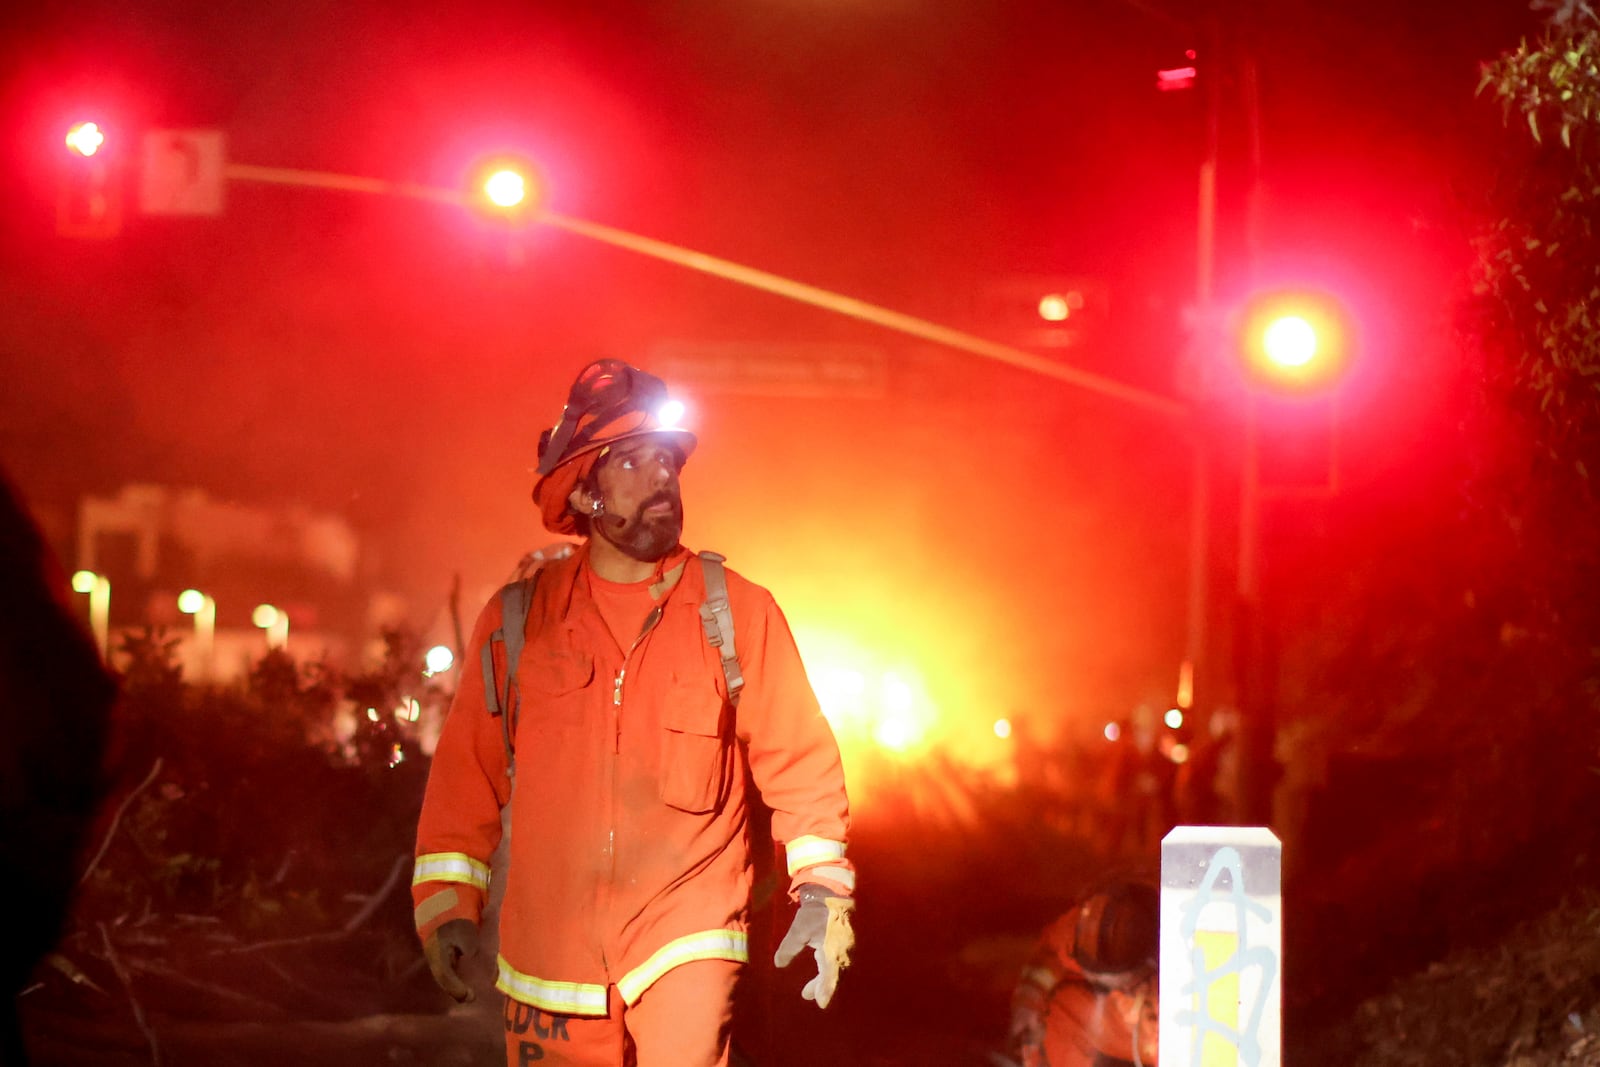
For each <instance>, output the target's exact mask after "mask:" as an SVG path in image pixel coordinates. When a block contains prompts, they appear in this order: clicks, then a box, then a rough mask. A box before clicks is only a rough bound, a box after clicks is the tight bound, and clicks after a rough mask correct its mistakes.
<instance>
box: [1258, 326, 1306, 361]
mask: <svg viewBox="0 0 1600 1067" xmlns="http://www.w3.org/2000/svg"><path fill="white" fill-rule="evenodd" d="M1262 344H1263V347H1264V349H1265V351H1266V353H1267V358H1268V359H1270V360H1272V362H1274V363H1276V364H1277V365H1278V366H1280V367H1304V366H1305V365H1306V364H1307V363H1310V362H1311V361H1312V360H1313V359H1315V358H1316V355H1317V331H1316V328H1315V327H1314V326H1312V325H1311V323H1309V322H1307V321H1306V320H1305V319H1303V318H1301V317H1300V316H1299V315H1285V316H1283V317H1282V318H1279V319H1274V320H1273V321H1272V322H1271V323H1270V324H1269V325H1268V326H1267V329H1266V333H1265V334H1263V335H1262Z"/></svg>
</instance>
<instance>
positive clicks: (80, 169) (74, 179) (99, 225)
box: [56, 122, 122, 238]
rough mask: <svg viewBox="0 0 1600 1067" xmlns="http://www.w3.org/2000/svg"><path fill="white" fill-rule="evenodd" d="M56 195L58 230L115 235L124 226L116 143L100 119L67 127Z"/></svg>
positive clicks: (64, 233) (82, 234) (92, 235)
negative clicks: (98, 121) (109, 136)
mask: <svg viewBox="0 0 1600 1067" xmlns="http://www.w3.org/2000/svg"><path fill="white" fill-rule="evenodd" d="M64 140H65V144H66V151H65V152H63V153H62V155H63V156H64V157H65V158H64V159H62V160H61V162H60V172H61V173H60V176H59V181H58V189H57V196H56V232H57V233H59V234H61V235H62V236H63V237H88V238H105V237H113V236H115V235H116V234H117V233H118V232H119V231H120V230H121V229H122V170H121V161H120V159H119V158H118V157H119V153H118V152H117V150H116V148H117V146H116V145H114V144H113V143H111V142H110V141H109V140H108V138H107V135H106V132H105V130H103V129H102V128H101V127H100V124H99V123H97V122H78V123H74V124H73V125H72V126H70V127H68V128H67V131H66V136H65V138H64Z"/></svg>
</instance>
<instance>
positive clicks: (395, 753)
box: [389, 742, 406, 769]
mask: <svg viewBox="0 0 1600 1067" xmlns="http://www.w3.org/2000/svg"><path fill="white" fill-rule="evenodd" d="M405 759H406V750H405V749H404V748H401V747H400V744H399V743H398V742H396V743H395V744H393V745H391V746H389V766H390V768H391V769H392V768H394V767H397V766H399V765H400V764H401V763H404V762H405Z"/></svg>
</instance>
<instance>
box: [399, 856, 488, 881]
mask: <svg viewBox="0 0 1600 1067" xmlns="http://www.w3.org/2000/svg"><path fill="white" fill-rule="evenodd" d="M424 882H464V883H466V884H467V885H470V886H475V887H477V888H478V889H480V890H483V891H487V890H488V888H489V865H488V864H487V863H483V862H482V861H480V860H475V859H473V858H472V857H471V856H469V855H467V854H466V853H465V852H427V853H424V854H423V855H421V856H418V857H417V866H416V871H415V873H414V874H412V876H411V884H412V885H421V884H422V883H424Z"/></svg>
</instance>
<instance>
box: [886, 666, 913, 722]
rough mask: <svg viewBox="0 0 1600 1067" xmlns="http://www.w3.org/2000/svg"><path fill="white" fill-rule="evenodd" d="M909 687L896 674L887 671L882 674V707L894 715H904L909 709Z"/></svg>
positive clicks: (910, 702)
mask: <svg viewBox="0 0 1600 1067" xmlns="http://www.w3.org/2000/svg"><path fill="white" fill-rule="evenodd" d="M911 705H912V695H911V687H910V686H909V685H907V684H906V683H905V682H904V681H903V680H902V679H901V677H900V676H899V675H898V674H895V673H894V672H892V671H891V672H889V673H887V674H885V675H884V676H883V708H884V710H885V711H886V712H888V713H890V714H891V715H894V716H899V717H902V718H903V717H904V716H905V714H906V713H907V712H909V711H910V710H911Z"/></svg>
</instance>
